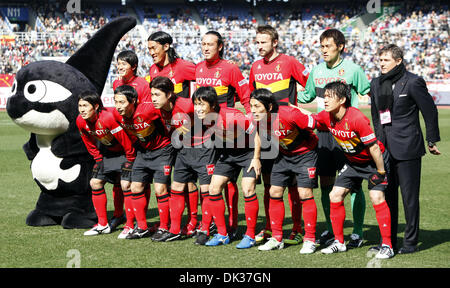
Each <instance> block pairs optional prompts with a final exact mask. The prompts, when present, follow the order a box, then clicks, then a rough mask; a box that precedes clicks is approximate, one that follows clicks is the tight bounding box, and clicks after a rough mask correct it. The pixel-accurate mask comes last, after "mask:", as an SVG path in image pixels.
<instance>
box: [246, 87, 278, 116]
mask: <svg viewBox="0 0 450 288" xmlns="http://www.w3.org/2000/svg"><path fill="white" fill-rule="evenodd" d="M251 98H254V99H256V100H258V101H259V102H261V104H263V105H264V107H265V108H266V110H267V112H268V113H276V112H277V111H278V104H277V101H276V100H275V98H274V96H273V93H272V92H271V91H270V90H269V89H266V88H259V89H256V90H253V92H252V93H251V94H250V99H251ZM271 104H272V109H270V105H271Z"/></svg>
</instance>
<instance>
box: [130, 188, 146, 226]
mask: <svg viewBox="0 0 450 288" xmlns="http://www.w3.org/2000/svg"><path fill="white" fill-rule="evenodd" d="M131 199H132V204H133V210H134V215H135V217H136V222H137V224H138V227H139V228H141V229H144V230H146V229H147V228H148V227H147V213H146V208H145V207H146V203H147V200H146V199H145V193H144V192H141V193H133V194H132V196H131Z"/></svg>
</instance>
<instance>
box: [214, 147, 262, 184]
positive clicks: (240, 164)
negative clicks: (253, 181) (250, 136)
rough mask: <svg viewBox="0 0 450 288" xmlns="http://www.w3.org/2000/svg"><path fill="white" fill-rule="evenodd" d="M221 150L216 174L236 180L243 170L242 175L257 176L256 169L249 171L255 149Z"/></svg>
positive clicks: (215, 170)
mask: <svg viewBox="0 0 450 288" xmlns="http://www.w3.org/2000/svg"><path fill="white" fill-rule="evenodd" d="M219 151H220V152H219V153H220V155H219V159H218V160H217V162H216V167H215V169H214V175H220V176H225V177H228V178H230V181H231V182H236V181H237V178H238V177H239V174H240V172H241V170H242V171H243V172H242V177H252V178H256V173H255V169H252V170H250V172H247V169H248V167H249V166H250V164H251V162H252V159H253V155H254V150H253V149H221V150H219Z"/></svg>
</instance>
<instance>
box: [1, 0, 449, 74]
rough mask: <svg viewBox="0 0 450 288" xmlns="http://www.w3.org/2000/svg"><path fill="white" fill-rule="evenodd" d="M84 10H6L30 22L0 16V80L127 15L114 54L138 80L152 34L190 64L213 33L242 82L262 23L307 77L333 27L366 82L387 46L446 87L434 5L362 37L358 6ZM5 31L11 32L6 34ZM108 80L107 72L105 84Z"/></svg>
mask: <svg viewBox="0 0 450 288" xmlns="http://www.w3.org/2000/svg"><path fill="white" fill-rule="evenodd" d="M84 2H85V1H83V2H82V3H83V7H82V8H83V11H82V13H81V14H70V13H68V12H67V11H66V7H65V5H66V3H67V1H63V0H54V1H34V2H33V4H30V5H25V4H24V2H23V1H18V2H17V3H15V4H14V1H12V4H11V3H10V4H8V5H13V4H14V5H17V6H20V7H26V8H28V9H29V10H30V11H31V12H30V14H31V15H36V19H35V21H29V23H25V24H24V23H20V25H19V26H17V24H14V23H9V21H8V17H7V15H4V12H2V14H0V37H1V42H0V52H1V54H0V74H14V73H15V72H16V71H17V70H18V69H20V67H22V66H23V65H26V64H27V63H30V62H32V61H37V60H41V59H44V58H46V57H61V59H66V58H67V57H69V56H70V55H72V53H73V52H74V51H75V50H77V48H78V47H79V46H80V45H82V44H83V43H84V42H85V41H86V40H87V39H89V37H90V35H92V33H93V32H94V31H96V30H97V29H98V28H99V27H101V26H102V25H104V24H105V23H107V22H108V21H109V20H110V19H112V18H114V17H116V16H119V15H123V14H125V13H129V12H130V11H134V13H135V15H136V17H137V18H138V22H139V24H140V25H138V26H137V27H136V28H135V29H133V31H131V32H130V33H128V34H127V36H126V37H124V39H123V41H121V42H120V44H119V46H118V48H117V53H118V52H119V51H121V50H123V49H133V50H135V51H136V53H137V54H138V55H139V59H140V67H139V74H140V75H142V76H145V75H146V74H147V73H148V70H149V67H150V66H151V64H152V60H151V57H150V56H149V55H148V52H147V47H146V46H147V37H148V35H150V34H151V33H152V32H154V31H157V30H164V31H166V32H168V33H170V34H171V35H172V36H173V38H174V47H175V49H176V51H177V53H178V54H179V55H180V56H181V57H182V58H184V59H187V60H190V61H192V62H194V63H198V62H200V61H201V60H202V55H201V51H200V39H201V35H202V34H203V33H204V32H206V31H208V30H217V31H219V32H220V33H222V35H223V36H224V38H225V39H226V47H225V58H226V59H230V60H233V61H235V62H236V63H237V64H238V65H239V66H240V68H241V70H242V72H243V74H244V75H245V76H247V75H248V73H249V70H250V66H251V64H252V63H253V62H254V61H255V60H256V59H257V58H258V56H257V55H258V54H257V51H256V46H255V44H254V43H253V39H254V36H255V32H254V31H255V28H256V26H257V25H258V24H260V23H262V22H265V23H268V24H271V25H273V26H274V27H277V29H278V31H279V34H280V38H281V39H280V40H281V41H280V42H281V43H280V46H281V52H284V53H286V54H290V55H293V56H295V57H297V58H298V59H299V60H300V61H301V62H302V63H304V64H305V66H306V67H307V68H309V69H311V68H312V67H313V66H314V65H316V64H317V63H318V62H319V61H320V53H319V52H320V51H319V43H318V36H319V35H320V33H321V32H322V31H323V30H324V29H326V28H329V27H334V28H339V29H341V30H343V32H344V33H345V35H346V37H347V44H346V51H345V52H346V53H345V57H348V58H350V59H351V60H353V61H354V62H356V63H358V64H359V65H361V66H362V67H364V69H365V71H366V73H367V75H368V77H369V78H372V77H374V76H376V75H377V73H378V71H377V67H376V51H377V49H378V48H379V46H380V45H382V44H383V43H388V42H389V43H396V44H397V45H399V46H401V47H404V48H405V52H406V54H405V61H406V63H407V65H408V69H410V70H411V71H413V72H414V73H417V74H419V75H421V76H423V77H424V78H425V79H427V80H436V79H437V80H441V79H447V80H448V79H449V71H450V60H449V59H450V55H449V54H450V52H449V47H448V27H449V25H448V24H449V12H448V6H447V5H445V4H439V3H440V2H439V1H438V2H436V3H437V4H436V3H435V4H425V5H418V4H417V3H416V4H414V3H413V4H409V2H407V3H406V4H403V5H400V6H399V7H400V9H397V10H396V11H395V12H393V13H385V14H383V15H382V16H380V17H378V18H377V19H375V20H374V21H372V22H371V23H369V24H368V25H367V28H366V29H365V30H362V29H361V27H360V26H355V25H351V23H354V20H355V19H356V18H357V17H360V16H361V15H362V14H363V13H362V12H361V11H364V10H365V6H364V5H365V4H366V3H365V2H364V1H363V2H358V1H353V2H351V3H350V4H348V3H345V2H338V3H335V4H326V5H315V4H310V3H306V4H305V3H303V4H302V5H301V6H298V5H297V6H295V7H293V6H292V5H289V3H284V2H275V1H273V2H267V3H266V2H264V3H263V2H262V1H258V3H263V4H264V5H259V7H256V8H255V7H252V6H251V3H248V2H247V1H244V0H242V3H245V5H244V4H243V5H239V6H236V5H232V4H228V2H227V4H225V1H223V2H221V1H217V2H215V3H214V4H212V3H204V2H196V3H189V4H186V2H184V1H178V2H176V3H159V4H154V5H153V4H152V5H150V4H146V3H144V2H145V1H140V2H139V3H136V4H130V5H129V6H127V7H126V8H125V7H123V6H121V5H120V4H118V3H117V2H116V4H108V3H104V2H100V3H96V1H89V3H84ZM310 2H311V3H312V1H310ZM2 6H6V5H3V4H1V5H0V7H2ZM2 11H3V10H2ZM30 18H31V17H30ZM352 21H353V22H352ZM11 25H16V26H14V27H15V28H14V29H11V27H12V26H11ZM17 27H20V31H17V30H18V28H17ZM12 30H16V31H12ZM11 39H13V40H11ZM114 75H115V68H114V65H112V67H111V73H110V79H113V78H114Z"/></svg>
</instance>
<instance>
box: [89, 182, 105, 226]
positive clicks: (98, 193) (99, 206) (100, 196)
mask: <svg viewBox="0 0 450 288" xmlns="http://www.w3.org/2000/svg"><path fill="white" fill-rule="evenodd" d="M107 201H108V200H107V199H106V193H105V189H104V188H102V189H98V190H92V203H93V204H94V208H95V213H97V218H98V224H100V225H102V226H106V224H108V215H107V214H106V203H107Z"/></svg>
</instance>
